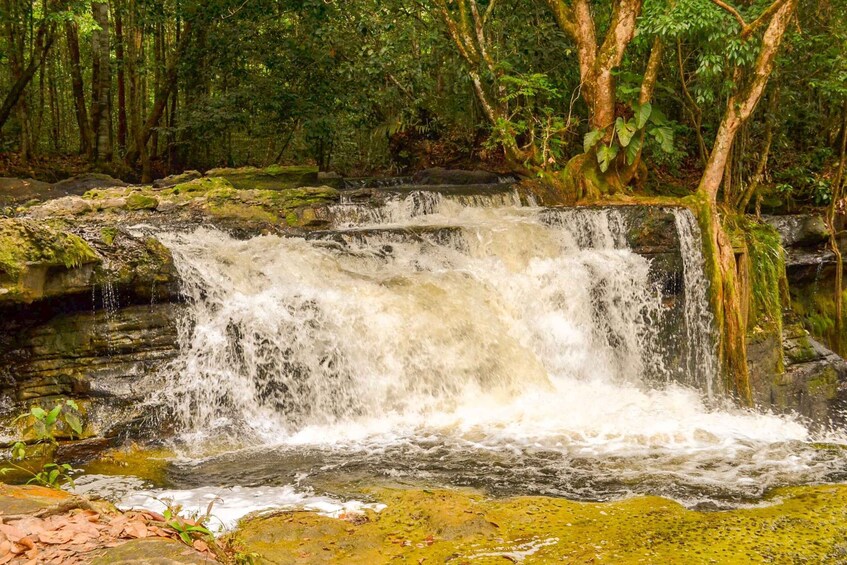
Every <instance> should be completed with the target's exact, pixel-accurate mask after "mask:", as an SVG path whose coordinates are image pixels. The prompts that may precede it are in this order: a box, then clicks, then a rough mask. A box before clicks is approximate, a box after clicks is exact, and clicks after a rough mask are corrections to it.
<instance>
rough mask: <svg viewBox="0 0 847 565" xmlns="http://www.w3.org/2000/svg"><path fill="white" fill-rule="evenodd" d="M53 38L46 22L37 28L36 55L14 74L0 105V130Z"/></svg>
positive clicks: (47, 50) (42, 60) (40, 62)
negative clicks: (9, 88) (10, 85)
mask: <svg viewBox="0 0 847 565" xmlns="http://www.w3.org/2000/svg"><path fill="white" fill-rule="evenodd" d="M54 36H55V34H54V33H53V29H52V27H49V25H48V24H47V23H46V22H43V23H42V24H41V25H40V26H39V28H38V32H37V35H36V39H35V44H36V46H37V50H36V54H33V57H32V58H31V59H30V60H29V64H28V65H27V66H26V68H24V69H22V70H21V71H20V72H19V73H15V74H17V77H16V78H15V80H14V83H13V84H12V88H11V90H10V91H9V92H8V93H7V94H6V97H5V98H4V99H3V103H2V105H0V129H3V126H4V125H5V124H6V121H7V120H8V119H9V116H10V115H11V113H12V110H14V109H15V107H16V106H17V104H18V101H20V99H21V96H22V95H23V93H24V90H26V87H27V85H28V84H29V83H30V81H31V80H32V77H34V76H35V73H36V72H37V71H38V68H39V67H40V66H41V65H42V63H44V60H45V59H46V58H47V53H48V52H49V51H50V47H51V46H52V45H53V39H54Z"/></svg>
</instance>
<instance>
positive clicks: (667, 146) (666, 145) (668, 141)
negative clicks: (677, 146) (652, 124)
mask: <svg viewBox="0 0 847 565" xmlns="http://www.w3.org/2000/svg"><path fill="white" fill-rule="evenodd" d="M650 135H652V136H653V137H654V138H656V141H657V142H658V144H659V146H661V148H662V151H664V152H665V153H673V130H672V129H671V128H670V127H668V126H661V127H656V128H653V129H652V130H650Z"/></svg>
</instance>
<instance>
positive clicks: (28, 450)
mask: <svg viewBox="0 0 847 565" xmlns="http://www.w3.org/2000/svg"><path fill="white" fill-rule="evenodd" d="M24 418H26V419H28V420H29V422H28V425H27V427H26V428H25V429H24V435H25V436H26V435H29V433H33V434H34V435H35V438H36V441H35V442H34V443H31V444H27V443H26V442H24V441H18V442H16V443H15V444H14V445H13V446H12V458H11V461H10V462H9V465H11V466H10V467H5V468H3V469H0V474H3V475H5V474H7V473H9V472H12V471H21V472H23V473H26V474H27V475H31V478H30V479H29V480H28V481H27V484H38V485H41V486H45V487H50V488H62V487H64V486H66V485H68V486H70V487H72V488H73V486H74V480H73V473H74V471H76V469H74V468H73V467H72V466H71V465H70V464H68V463H58V462H56V461H54V460H53V459H52V453H53V449H52V448H54V447H55V446H56V445H58V441H57V440H56V430H57V427H58V426H59V424H62V426H63V427H64V428H66V429H67V430H69V433H70V435H71V437H73V436H74V435H76V436H77V437H79V436H81V435H82V418H81V417H80V411H79V406H78V405H77V403H76V402H74V401H73V400H64V401H62V402H60V403H58V404H56V405H55V406H54V407H53V408H52V409H50V411H49V412H48V411H47V410H45V409H44V408H42V407H41V406H33V407H32V408H30V410H29V412H28V413H27V414H23V415H21V416H19V417H18V420H20V419H24ZM37 446H42V447H43V446H47V447H48V450H47V453H48V460H47V462H46V463H44V464H43V465H42V466H41V469H40V470H38V471H33V470H30V469H28V468H26V467H24V466H23V465H21V464H19V462H23V461H24V460H25V459H27V458H28V457H32V456H33V455H36V450H35V448H36V447H37ZM16 462H17V463H16Z"/></svg>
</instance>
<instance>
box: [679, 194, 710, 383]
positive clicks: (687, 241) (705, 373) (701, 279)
mask: <svg viewBox="0 0 847 565" xmlns="http://www.w3.org/2000/svg"><path fill="white" fill-rule="evenodd" d="M673 214H674V221H675V224H676V232H677V235H678V237H679V247H680V253H681V255H682V265H683V275H684V284H683V288H684V308H685V320H684V324H685V341H686V347H685V348H684V352H685V357H684V359H683V369H684V373H685V374H686V375H689V378H690V379H691V382H693V383H694V384H695V385H696V386H698V387H699V388H700V389H701V390H705V391H706V394H707V396H708V398H709V399H712V398H714V393H715V387H716V384H715V378H716V376H717V374H718V362H717V358H716V356H715V343H716V338H715V331H714V319H713V317H712V311H711V309H710V308H709V298H708V289H709V280H708V279H707V278H706V264H705V259H704V258H703V246H702V239H701V235H700V227H699V226H698V225H697V220H696V219H695V218H694V214H692V213H691V210H687V209H682V208H675V209H674V210H673Z"/></svg>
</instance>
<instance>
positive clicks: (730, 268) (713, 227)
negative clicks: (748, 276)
mask: <svg viewBox="0 0 847 565" xmlns="http://www.w3.org/2000/svg"><path fill="white" fill-rule="evenodd" d="M796 2H797V0H776V2H775V3H776V4H778V5H779V6H778V9H776V10H773V11H771V10H770V9H768V11H769V12H771V13H773V18H772V19H771V21H770V22H769V23H768V27H767V29H766V30H765V33H764V35H763V37H762V43H761V49H760V51H759V55H758V57H757V59H756V62H755V65H754V68H753V71H752V76H750V77H744V76H743V74H742V73H741V72H740V70H739V71H736V73H735V77H734V78H735V83H736V84H739V83H741V84H742V86H741V87H740V88H739V89H738V90H737V91H736V92H735V93H734V94H732V95H731V96H730V97H729V100H728V102H727V106H726V110H725V112H724V116H723V119H722V120H721V124H720V127H719V128H718V132H717V135H716V137H715V144H714V146H713V147H712V152H711V154H710V155H709V161H708V163H707V164H706V168H705V170H704V171H703V176H702V177H701V179H700V186H699V187H698V194H700V196H701V197H702V199H703V201H704V206H705V208H704V210H703V213H704V215H705V217H706V221H708V224H709V225H708V226H706V228H707V229H706V230H704V233H706V234H708V235H707V237H709V238H710V239H711V241H710V242H709V243H708V244H707V247H708V248H710V249H711V250H712V253H713V255H712V257H711V259H710V260H711V261H712V263H713V273H714V274H713V279H712V283H713V287H712V297H713V307H714V310H715V314H716V319H717V325H718V328H717V329H718V332H719V334H718V335H720V337H721V344H720V345H721V346H720V353H721V355H720V357H721V361H722V365H723V369H724V374H725V376H726V380H727V388H728V389H729V390H730V392H733V393H734V394H736V395H737V396H738V397H739V399H740V400H741V401H742V402H744V403H746V404H748V405H749V404H752V395H751V389H750V379H749V369H748V367H747V340H746V327H745V326H744V319H745V317H746V313H745V311H744V308H743V303H742V299H741V297H742V294H743V293H742V290H741V289H740V288H739V284H738V282H739V277H738V272H737V269H738V263H737V260H736V257H735V250H734V249H733V247H732V242H731V241H730V238H729V236H728V235H727V233H726V231H724V228H723V225H722V222H721V219H720V216H719V213H718V206H717V194H718V190H719V189H720V186H721V180H722V179H723V177H724V172H725V168H726V164H727V160H728V159H729V155H730V150H731V149H732V144H733V141H734V140H735V134H736V133H737V132H738V129H739V128H740V127H741V125H742V124H743V123H744V122H745V121H746V120H747V119H748V118H749V117H750V115H751V114H752V113H753V110H754V109H755V107H756V104H757V103H758V102H759V99H760V98H761V96H762V93H763V92H764V89H765V86H767V82H768V78H769V77H770V73H771V71H772V69H773V65H774V60H775V59H776V54H777V52H778V50H779V45H780V42H781V41H782V37H783V35H784V33H785V30H786V28H787V27H788V24H789V22H790V21H791V18H792V16H793V13H794V9H795V7H796ZM745 79H746V80H745Z"/></svg>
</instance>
